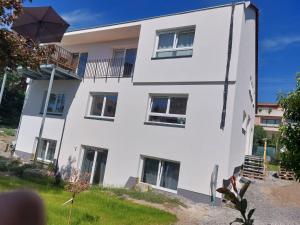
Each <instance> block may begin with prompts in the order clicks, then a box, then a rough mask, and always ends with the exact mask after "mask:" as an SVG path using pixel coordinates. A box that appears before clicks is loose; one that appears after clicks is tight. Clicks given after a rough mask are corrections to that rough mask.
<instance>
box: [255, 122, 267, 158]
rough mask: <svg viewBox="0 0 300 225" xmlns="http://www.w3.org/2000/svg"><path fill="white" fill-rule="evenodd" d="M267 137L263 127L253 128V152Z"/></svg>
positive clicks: (256, 126)
mask: <svg viewBox="0 0 300 225" xmlns="http://www.w3.org/2000/svg"><path fill="white" fill-rule="evenodd" d="M266 137H267V133H266V131H265V130H264V128H263V127H261V126H259V125H255V126H254V135H253V152H255V151H256V149H257V147H258V146H261V145H263V144H264V139H265V138H266Z"/></svg>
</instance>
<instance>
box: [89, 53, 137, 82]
mask: <svg viewBox="0 0 300 225" xmlns="http://www.w3.org/2000/svg"><path fill="white" fill-rule="evenodd" d="M134 65H135V63H134V62H126V60H125V58H112V59H96V60H88V61H87V64H86V68H85V76H84V77H85V78H94V79H95V78H107V77H116V78H120V77H132V75H133V71H134Z"/></svg>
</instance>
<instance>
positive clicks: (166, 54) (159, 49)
mask: <svg viewBox="0 0 300 225" xmlns="http://www.w3.org/2000/svg"><path fill="white" fill-rule="evenodd" d="M194 36H195V28H194V27H193V28H183V29H178V30H172V31H162V32H158V33H157V37H156V49H155V57H156V58H170V57H185V56H192V55H193V44H194Z"/></svg>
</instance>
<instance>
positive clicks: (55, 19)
mask: <svg viewBox="0 0 300 225" xmlns="http://www.w3.org/2000/svg"><path fill="white" fill-rule="evenodd" d="M68 27H69V24H68V23H67V22H66V21H65V20H64V19H63V18H61V16H60V15H58V14H57V13H56V12H55V11H54V9H53V8H52V7H51V6H49V7H24V8H23V12H22V14H21V15H20V16H19V17H18V18H17V19H16V20H15V22H14V23H13V26H12V29H13V30H14V31H16V32H18V33H19V34H21V35H22V36H24V37H28V38H31V39H32V40H33V41H35V42H37V43H50V42H60V41H61V39H62V37H63V35H64V33H65V32H66V30H67V29H68Z"/></svg>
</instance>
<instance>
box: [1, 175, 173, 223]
mask: <svg viewBox="0 0 300 225" xmlns="http://www.w3.org/2000/svg"><path fill="white" fill-rule="evenodd" d="M24 187H26V188H30V189H34V190H36V191H38V192H39V194H40V195H41V197H42V198H43V200H44V202H45V204H46V210H47V221H48V223H47V224H48V225H67V218H68V212H69V207H70V206H69V205H65V206H62V204H63V203H64V202H65V201H67V200H69V199H70V197H71V194H70V193H68V192H65V191H64V190H63V189H62V188H56V187H53V186H52V185H42V184H37V183H35V182H30V181H25V180H23V179H20V178H16V177H0V191H1V192H3V191H9V190H13V189H18V188H24ZM72 214H73V219H72V225H75V224H76V225H87V224H89V225H96V224H97V225H98V224H105V225H137V224H141V225H142V224H153V225H154V224H155V225H160V224H166V225H167V224H174V223H175V222H176V221H177V218H176V216H175V215H172V214H170V213H167V212H164V211H162V210H159V209H155V208H150V207H146V206H142V205H138V204H135V203H132V202H130V201H127V200H124V199H123V198H121V197H120V196H118V195H115V194H112V192H109V191H107V190H101V189H98V188H93V189H91V190H90V191H86V192H84V193H81V194H79V195H78V197H77V198H76V199H75V203H74V209H73V213H72Z"/></svg>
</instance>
